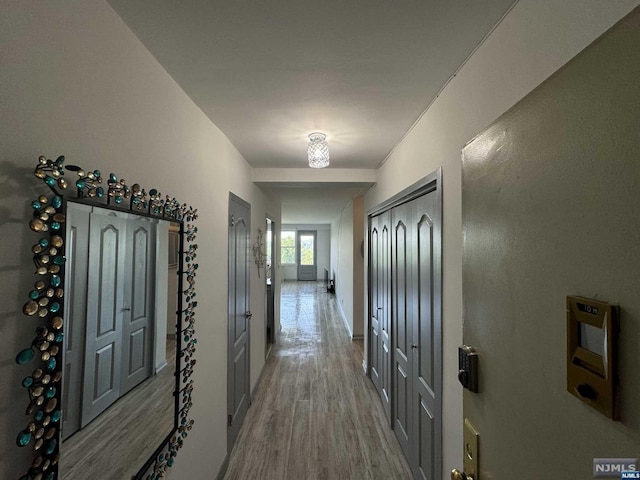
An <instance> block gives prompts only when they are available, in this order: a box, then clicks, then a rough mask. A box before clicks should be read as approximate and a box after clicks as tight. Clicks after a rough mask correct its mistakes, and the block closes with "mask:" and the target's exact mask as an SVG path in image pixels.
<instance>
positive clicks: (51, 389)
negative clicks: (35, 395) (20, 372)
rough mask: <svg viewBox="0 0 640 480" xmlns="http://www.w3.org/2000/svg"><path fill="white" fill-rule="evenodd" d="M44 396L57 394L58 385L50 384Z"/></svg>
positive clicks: (48, 396) (51, 396)
mask: <svg viewBox="0 0 640 480" xmlns="http://www.w3.org/2000/svg"><path fill="white" fill-rule="evenodd" d="M44 396H45V397H46V398H53V397H55V396H56V387H52V386H49V387H47V389H46V391H45V393H44Z"/></svg>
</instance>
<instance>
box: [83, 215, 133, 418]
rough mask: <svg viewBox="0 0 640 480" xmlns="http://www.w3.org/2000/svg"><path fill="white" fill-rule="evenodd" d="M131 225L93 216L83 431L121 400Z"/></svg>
mask: <svg viewBox="0 0 640 480" xmlns="http://www.w3.org/2000/svg"><path fill="white" fill-rule="evenodd" d="M125 243H126V222H125V220H123V219H121V218H117V217H113V216H105V215H95V214H94V215H91V220H90V233H89V258H91V259H92V262H91V263H92V268H91V269H90V271H89V277H90V281H89V282H88V288H87V298H88V299H90V301H88V302H87V326H86V346H85V348H86V352H85V365H84V382H83V396H82V426H84V425H86V424H87V423H89V422H90V421H91V420H93V419H94V418H95V417H96V416H97V415H99V414H100V413H101V412H102V411H104V410H105V409H106V408H107V407H108V406H109V405H111V404H112V403H113V402H115V401H116V400H117V399H118V397H119V396H120V371H121V359H122V320H123V314H124V313H125V312H123V308H124V307H123V305H124V291H125V290H124V283H125V275H124V274H123V273H124V271H125V264H124V258H125V254H124V253H125Z"/></svg>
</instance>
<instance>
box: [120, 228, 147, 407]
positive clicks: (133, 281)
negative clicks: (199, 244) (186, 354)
mask: <svg viewBox="0 0 640 480" xmlns="http://www.w3.org/2000/svg"><path fill="white" fill-rule="evenodd" d="M129 224H130V225H131V227H132V228H130V229H129V231H128V235H127V236H128V238H127V260H126V265H125V266H126V268H127V271H126V272H125V299H124V301H125V303H124V305H123V315H122V320H123V321H122V336H123V340H124V341H123V345H122V357H123V360H122V373H121V380H120V381H121V383H120V395H124V394H125V393H127V392H128V391H129V390H131V389H132V388H133V387H135V386H136V385H138V384H139V383H140V382H142V381H143V380H145V379H147V378H148V377H150V376H151V372H152V348H153V346H152V341H153V336H154V332H153V326H154V317H155V314H154V303H155V298H154V292H155V288H154V283H155V269H154V267H155V266H154V262H152V261H151V259H153V258H155V240H156V235H155V224H153V223H151V222H149V221H141V220H129Z"/></svg>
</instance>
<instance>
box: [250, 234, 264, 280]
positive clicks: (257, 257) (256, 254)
mask: <svg viewBox="0 0 640 480" xmlns="http://www.w3.org/2000/svg"><path fill="white" fill-rule="evenodd" d="M266 256H267V254H266V253H265V251H264V235H263V233H262V230H260V229H258V235H257V237H256V241H255V243H254V244H253V260H254V262H255V264H256V266H257V267H258V278H260V268H264V262H265V258H266Z"/></svg>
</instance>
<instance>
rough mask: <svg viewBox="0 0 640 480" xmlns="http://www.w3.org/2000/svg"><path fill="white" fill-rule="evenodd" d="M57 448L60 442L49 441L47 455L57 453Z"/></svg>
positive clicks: (53, 439)
mask: <svg viewBox="0 0 640 480" xmlns="http://www.w3.org/2000/svg"><path fill="white" fill-rule="evenodd" d="M57 446H58V442H57V441H56V439H55V438H52V439H51V440H49V441H48V442H47V447H46V449H45V452H46V453H47V455H51V454H52V453H53V452H54V451H55V449H56V447H57Z"/></svg>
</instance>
